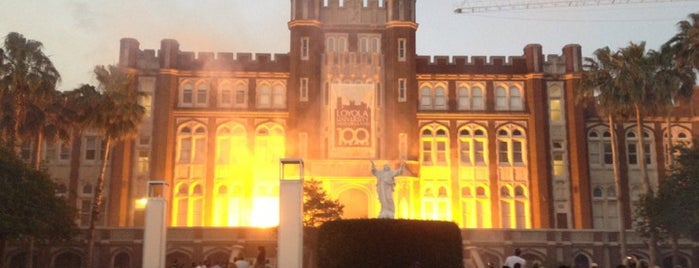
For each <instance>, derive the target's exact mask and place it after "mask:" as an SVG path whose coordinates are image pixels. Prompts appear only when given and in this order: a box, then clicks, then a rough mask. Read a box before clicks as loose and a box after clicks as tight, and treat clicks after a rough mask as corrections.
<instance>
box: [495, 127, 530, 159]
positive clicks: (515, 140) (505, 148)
mask: <svg viewBox="0 0 699 268" xmlns="http://www.w3.org/2000/svg"><path fill="white" fill-rule="evenodd" d="M525 139H526V137H525V135H524V131H523V130H522V129H520V128H516V127H506V128H501V129H500V130H498V163H499V164H500V165H501V166H503V165H506V166H510V165H512V166H521V165H524V148H525Z"/></svg>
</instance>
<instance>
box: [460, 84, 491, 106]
mask: <svg viewBox="0 0 699 268" xmlns="http://www.w3.org/2000/svg"><path fill="white" fill-rule="evenodd" d="M483 88H484V86H483V84H482V83H467V82H461V83H459V84H458V85H457V89H456V95H457V96H456V97H457V98H458V102H457V105H458V109H459V110H460V111H468V110H475V111H479V110H483V109H484V108H485V102H484V100H485V99H484V98H483Z"/></svg>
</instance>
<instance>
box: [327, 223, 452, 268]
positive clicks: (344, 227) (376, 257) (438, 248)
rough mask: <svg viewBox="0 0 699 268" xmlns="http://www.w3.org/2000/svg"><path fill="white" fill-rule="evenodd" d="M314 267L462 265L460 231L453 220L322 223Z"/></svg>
mask: <svg viewBox="0 0 699 268" xmlns="http://www.w3.org/2000/svg"><path fill="white" fill-rule="evenodd" d="M317 253H318V267H322V268H357V267H367V268H408V267H410V265H411V264H412V263H414V262H416V261H419V262H420V263H421V267H422V268H463V267H464V265H463V256H462V245H461V230H460V229H459V227H458V226H457V225H456V224H455V223H453V222H443V221H418V220H391V219H361V220H339V221H331V222H326V223H325V224H323V225H322V226H321V227H320V229H319V230H318V250H317Z"/></svg>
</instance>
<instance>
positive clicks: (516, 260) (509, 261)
mask: <svg viewBox="0 0 699 268" xmlns="http://www.w3.org/2000/svg"><path fill="white" fill-rule="evenodd" d="M521 254H522V250H520V249H519V248H516V249H515V253H514V255H510V256H508V257H507V258H505V264H504V266H507V267H515V264H519V266H520V267H522V268H524V265H525V264H526V263H527V261H526V260H525V259H524V258H522V257H520V255H521Z"/></svg>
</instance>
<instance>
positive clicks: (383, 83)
mask: <svg viewBox="0 0 699 268" xmlns="http://www.w3.org/2000/svg"><path fill="white" fill-rule="evenodd" d="M291 7H292V12H291V21H290V22H289V29H290V32H291V38H290V42H291V44H290V49H291V51H290V53H289V57H290V78H289V97H290V99H289V113H290V116H289V118H292V119H291V120H290V121H289V124H290V125H291V126H290V131H292V132H295V133H290V135H293V137H297V138H298V140H297V141H298V142H297V143H295V144H289V146H288V147H287V148H288V149H289V150H290V152H295V153H296V154H297V155H299V156H301V157H304V158H309V159H329V160H332V159H335V160H341V159H406V160H407V159H415V158H416V157H417V150H414V151H409V149H408V148H409V146H408V142H409V139H410V138H412V139H415V137H411V136H414V135H415V133H417V131H416V130H415V129H414V125H415V124H414V123H413V122H412V121H413V120H414V118H415V114H416V107H415V105H411V103H414V101H415V100H416V96H414V95H413V94H414V92H415V91H411V90H408V89H409V88H411V87H415V32H416V30H417V23H415V1H414V0H389V1H383V2H382V1H379V0H363V1H362V0H326V1H321V0H292V1H291ZM358 107H364V109H365V110H361V109H358ZM291 140H296V139H291ZM310 141H313V142H310ZM292 154H294V153H292Z"/></svg>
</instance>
